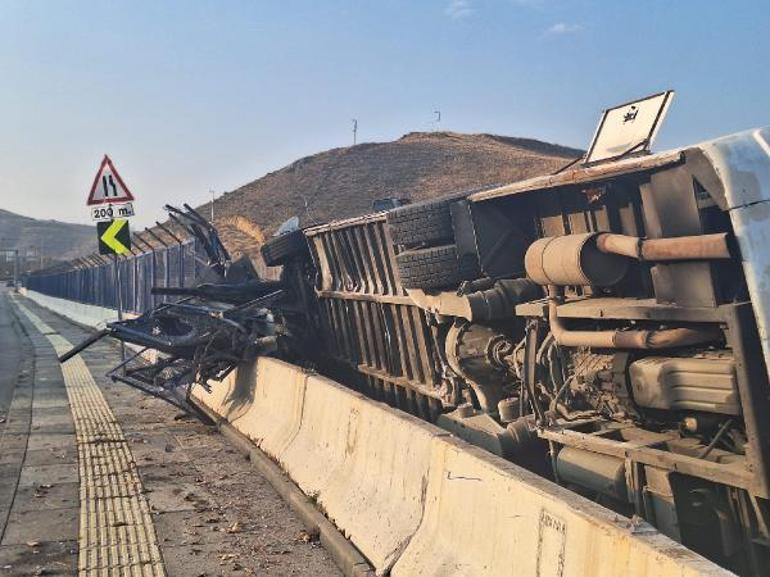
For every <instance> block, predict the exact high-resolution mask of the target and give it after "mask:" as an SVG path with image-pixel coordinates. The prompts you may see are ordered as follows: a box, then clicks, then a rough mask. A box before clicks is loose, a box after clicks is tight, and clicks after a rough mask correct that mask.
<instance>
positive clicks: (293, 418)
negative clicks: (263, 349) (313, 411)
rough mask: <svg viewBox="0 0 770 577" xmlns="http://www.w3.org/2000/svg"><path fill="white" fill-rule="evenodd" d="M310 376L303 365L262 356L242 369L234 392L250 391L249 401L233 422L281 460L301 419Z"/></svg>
mask: <svg viewBox="0 0 770 577" xmlns="http://www.w3.org/2000/svg"><path fill="white" fill-rule="evenodd" d="M307 378H308V377H307V375H306V374H305V372H304V371H303V370H301V369H300V368H298V367H296V366H294V365H290V364H289V363H285V362H283V361H279V360H278V359H269V358H260V359H258V361H257V362H256V363H253V364H252V365H251V366H250V367H241V368H239V370H238V374H237V378H236V379H235V387H234V389H233V393H235V394H236V398H238V397H240V398H241V399H243V398H245V395H244V394H243V391H244V389H245V390H247V391H248V392H249V393H250V394H249V395H248V398H249V402H248V406H247V407H246V410H245V411H242V412H241V413H240V416H237V417H236V418H233V419H229V420H230V423H231V424H232V425H233V427H235V429H236V430H237V431H239V432H240V433H242V434H243V435H245V436H246V437H248V438H249V439H251V440H252V441H253V442H254V444H255V445H257V446H258V447H259V448H260V449H262V450H263V451H264V452H265V453H267V454H268V455H269V456H271V457H273V459H276V460H280V458H281V455H282V454H283V453H284V451H285V449H286V447H287V445H288V444H289V443H290V442H291V441H292V440H293V439H294V437H295V436H296V434H297V431H298V430H299V427H300V423H301V422H302V408H303V404H304V401H305V383H306V381H307ZM249 385H251V386H249ZM233 393H231V397H232V396H233Z"/></svg>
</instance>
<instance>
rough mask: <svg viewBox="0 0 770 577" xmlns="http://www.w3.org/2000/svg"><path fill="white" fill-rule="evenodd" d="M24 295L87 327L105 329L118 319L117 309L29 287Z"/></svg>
mask: <svg viewBox="0 0 770 577" xmlns="http://www.w3.org/2000/svg"><path fill="white" fill-rule="evenodd" d="M24 296H26V297H27V298H29V299H31V300H33V301H35V302H36V303H37V304H39V305H40V306H42V307H44V308H47V309H50V310H52V311H54V312H56V313H59V314H60V315H63V316H65V317H67V318H68V319H71V320H73V321H75V322H76V323H78V324H81V325H83V326H86V327H91V328H94V329H103V328H104V326H105V325H106V324H107V323H108V322H112V321H116V320H118V312H117V311H116V310H115V309H108V308H104V307H99V306H96V305H87V304H83V303H79V302H75V301H70V300H67V299H60V298H58V297H52V296H48V295H44V294H43V293H39V292H35V291H31V290H27V289H24ZM125 316H126V318H133V317H135V316H136V315H132V314H129V313H126V315H125Z"/></svg>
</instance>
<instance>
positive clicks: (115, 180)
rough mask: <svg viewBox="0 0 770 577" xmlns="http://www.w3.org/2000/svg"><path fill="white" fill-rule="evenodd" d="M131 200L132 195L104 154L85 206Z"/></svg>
mask: <svg viewBox="0 0 770 577" xmlns="http://www.w3.org/2000/svg"><path fill="white" fill-rule="evenodd" d="M132 200H134V195H133V194H131V191H130V190H128V187H127V186H126V183H124V182H123V179H122V178H120V175H119V174H118V171H117V170H115V166H114V165H113V164H112V161H111V160H110V157H109V156H107V155H106V154H105V155H104V159H102V164H101V165H100V166H99V172H97V173H96V178H94V183H93V184H92V185H91V192H90V193H89V195H88V201H86V204H87V205H88V206H93V205H95V204H105V203H111V202H130V201H132Z"/></svg>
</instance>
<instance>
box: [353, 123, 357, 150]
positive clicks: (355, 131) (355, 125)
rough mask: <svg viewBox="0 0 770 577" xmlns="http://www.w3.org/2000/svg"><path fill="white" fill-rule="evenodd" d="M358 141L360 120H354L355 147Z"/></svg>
mask: <svg viewBox="0 0 770 577" xmlns="http://www.w3.org/2000/svg"><path fill="white" fill-rule="evenodd" d="M357 141H358V119H357V118H354V119H353V146H355V145H356V142H357Z"/></svg>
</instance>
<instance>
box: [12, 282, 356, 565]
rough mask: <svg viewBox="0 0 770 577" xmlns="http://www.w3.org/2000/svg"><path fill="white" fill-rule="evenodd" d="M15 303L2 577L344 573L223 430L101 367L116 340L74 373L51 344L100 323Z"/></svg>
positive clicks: (112, 355) (109, 361) (89, 354)
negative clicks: (117, 380) (81, 322)
mask: <svg viewBox="0 0 770 577" xmlns="http://www.w3.org/2000/svg"><path fill="white" fill-rule="evenodd" d="M16 298H18V297H16ZM16 302H17V301H15V300H14V301H13V302H12V301H11V298H10V295H9V293H8V292H7V291H5V289H3V290H2V292H0V418H2V422H0V577H6V576H9V577H10V576H13V577H28V576H34V575H79V576H90V575H94V576H96V575H108V574H109V575H131V576H134V575H137V576H142V577H149V576H154V577H158V576H164V575H167V576H169V577H177V576H178V577H182V576H184V577H208V576H211V577H214V576H220V575H221V576H225V575H228V576H229V575H260V576H262V575H264V576H276V577H277V576H282V577H283V576H290V575H292V576H294V575H296V576H311V575H312V576H314V577H325V576H330V577H331V576H333V577H337V576H339V575H341V573H340V571H339V570H338V569H337V567H336V566H335V565H334V564H333V562H332V561H331V558H330V557H329V555H328V553H327V552H326V551H325V550H324V549H323V548H322V547H321V546H320V545H319V544H318V542H317V540H316V539H315V538H314V536H313V535H309V534H308V533H307V532H306V531H305V530H304V529H303V526H302V524H301V522H300V521H299V520H298V519H297V517H296V516H295V515H294V514H293V513H292V511H291V509H290V508H289V507H288V506H287V505H286V504H285V503H284V502H283V501H282V500H281V498H280V497H279V496H278V495H277V494H276V493H275V492H274V491H273V489H272V487H271V486H270V485H269V483H268V482H267V481H266V480H265V479H264V478H262V477H261V476H260V475H259V474H258V473H257V472H256V471H255V469H254V468H253V467H251V465H250V464H249V462H248V461H247V460H246V459H244V458H243V457H242V456H241V455H240V454H239V453H238V452H237V451H235V450H234V449H233V448H232V447H231V446H229V445H228V443H227V441H226V440H225V439H224V438H223V437H222V436H221V435H220V434H219V433H217V432H216V430H214V429H213V428H211V427H208V426H206V425H204V424H201V423H200V422H198V421H197V420H195V419H192V418H190V417H187V416H185V415H182V414H181V413H179V411H178V410H177V409H175V408H173V407H171V406H169V405H167V404H165V403H163V402H162V401H159V400H157V399H155V398H152V397H148V396H146V395H144V394H142V393H140V392H138V391H136V390H134V389H131V388H129V387H126V386H125V385H120V384H113V383H111V382H110V381H109V379H106V378H105V377H104V376H103V375H104V374H105V373H106V371H107V370H108V369H109V368H111V367H112V366H114V365H115V364H116V363H117V362H118V360H119V355H120V353H119V349H118V348H117V347H115V346H114V344H112V343H109V342H105V341H102V342H100V343H99V344H97V345H95V346H94V347H92V348H91V349H89V350H87V351H86V352H84V353H83V354H82V355H80V357H79V358H80V359H82V361H83V363H81V362H80V360H76V361H75V362H74V363H73V361H70V362H68V363H67V364H66V365H64V367H63V370H62V366H60V365H59V363H58V361H57V360H56V353H55V349H54V346H52V345H55V346H56V347H57V348H61V347H63V346H65V344H68V343H77V342H79V341H80V340H82V339H83V338H84V337H85V336H86V335H87V334H88V333H87V332H86V331H85V330H83V329H82V328H80V327H77V326H75V325H73V324H71V323H69V322H68V321H66V320H64V319H63V318H61V317H58V316H57V315H55V314H53V313H51V312H49V311H46V310H44V309H42V308H40V307H38V306H37V305H35V304H34V303H32V302H31V301H28V300H26V299H23V298H19V299H18V304H14V303H16ZM76 359H78V357H76ZM71 363H72V364H71ZM100 426H103V427H104V430H101V431H100V429H99V427H100ZM108 569H110V571H107V570H108Z"/></svg>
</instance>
